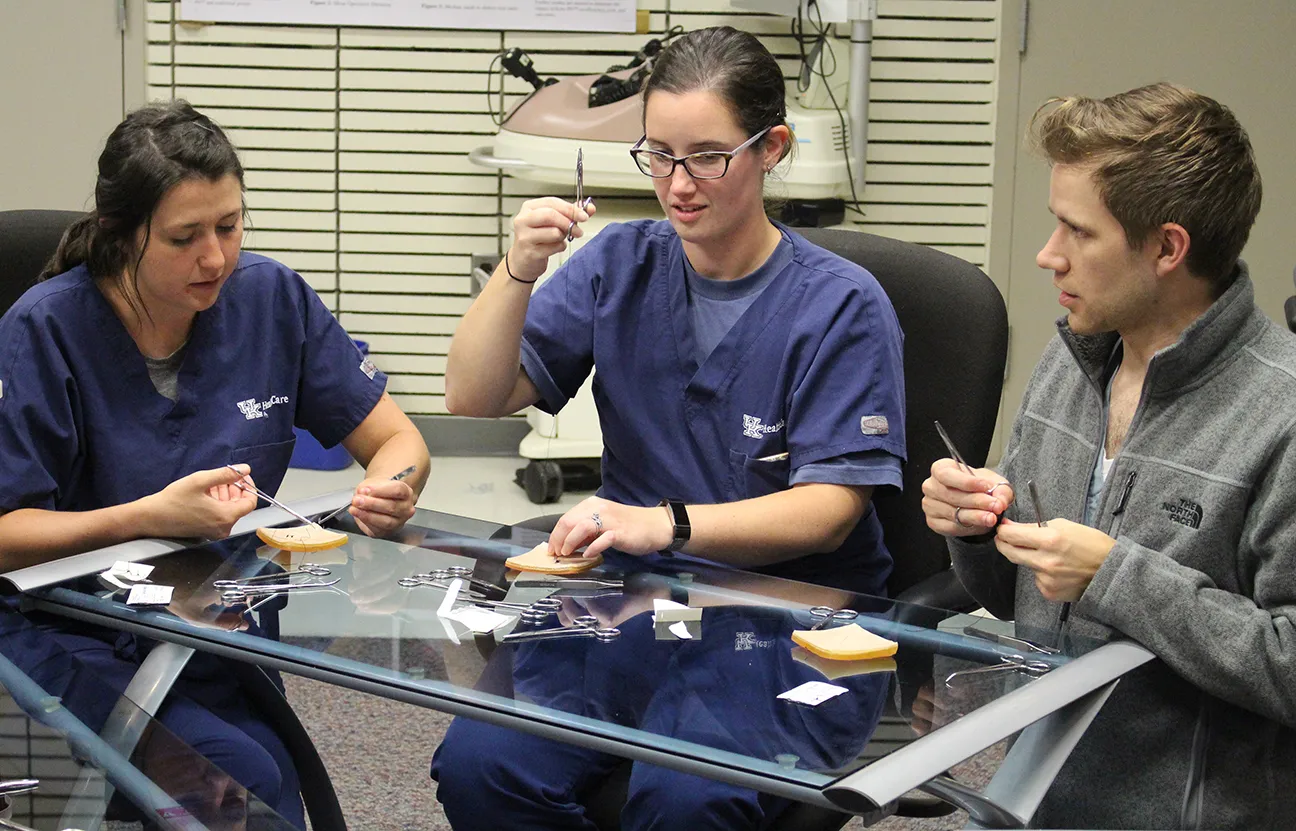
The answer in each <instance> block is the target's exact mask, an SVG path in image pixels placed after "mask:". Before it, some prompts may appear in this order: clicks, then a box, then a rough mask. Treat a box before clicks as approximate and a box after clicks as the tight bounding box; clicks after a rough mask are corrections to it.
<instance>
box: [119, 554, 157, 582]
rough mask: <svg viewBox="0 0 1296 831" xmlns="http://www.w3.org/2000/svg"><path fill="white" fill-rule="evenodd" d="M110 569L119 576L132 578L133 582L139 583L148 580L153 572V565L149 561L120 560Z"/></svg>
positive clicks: (127, 578)
mask: <svg viewBox="0 0 1296 831" xmlns="http://www.w3.org/2000/svg"><path fill="white" fill-rule="evenodd" d="M108 571H109V572H111V573H112V574H114V575H116V576H117V577H121V578H124V579H126V580H130V581H131V582H132V583H139V582H141V581H143V580H147V579H148V576H149V575H150V574H152V573H153V566H151V565H149V564H148V563H128V562H126V561H125V560H118V561H117V562H115V563H113V567H112V568H110V569H108Z"/></svg>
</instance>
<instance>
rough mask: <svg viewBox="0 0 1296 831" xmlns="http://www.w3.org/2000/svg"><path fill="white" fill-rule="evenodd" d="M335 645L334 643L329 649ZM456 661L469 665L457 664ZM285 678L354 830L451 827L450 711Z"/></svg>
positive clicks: (892, 824) (891, 828)
mask: <svg viewBox="0 0 1296 831" xmlns="http://www.w3.org/2000/svg"><path fill="white" fill-rule="evenodd" d="M341 648H342V649H346V648H348V647H347V646H346V645H343V646H341ZM351 648H354V649H357V650H361V649H366V648H373V647H365V646H360V645H357V646H354V647H351ZM338 649H339V645H337V644H335V645H334V648H332V649H331V650H330V651H332V652H337V651H338ZM357 657H358V656H357ZM474 660H475V656H472V655H470V654H466V653H465V654H463V655H459V656H457V657H456V656H453V655H449V656H447V657H446V661H447V662H449V663H450V666H449V667H446V666H445V663H444V662H442V660H441V657H440V656H439V655H438V654H436V653H433V652H430V651H429V652H428V653H427V654H425V655H412V654H411V655H405V656H402V665H404V666H407V667H408V666H411V665H415V666H417V665H423V666H426V667H427V672H428V676H429V677H438V676H440V677H444V676H442V675H441V673H443V672H449V673H450V674H452V675H453V674H455V673H457V672H465V673H471V672H473V671H474V669H475V667H474V666H472V662H473V661H474ZM456 661H459V662H462V663H463V664H464V665H462V666H456V665H455V663H456ZM284 681H285V683H286V685H287V690H288V698H289V700H290V701H291V702H292V705H293V708H294V709H295V710H296V711H297V713H298V715H299V716H300V718H301V720H302V723H303V724H304V725H305V726H306V729H307V730H308V731H309V732H310V734H311V736H312V738H313V739H314V741H315V744H316V746H317V748H318V749H319V752H320V755H321V757H322V758H323V760H324V763H325V765H326V766H327V768H328V770H329V774H330V776H331V777H332V780H333V786H334V788H335V789H336V791H337V794H338V799H339V801H340V802H341V804H342V809H343V811H344V813H345V814H346V817H347V825H348V827H350V828H352V829H357V831H359V830H360V829H363V831H448V829H450V824H449V822H447V820H446V818H445V814H444V813H443V812H442V811H441V807H440V805H439V804H438V803H437V801H436V794H435V788H434V785H433V783H432V781H431V780H430V779H429V778H428V762H429V760H430V759H431V756H432V751H433V750H434V749H435V748H436V746H437V744H438V743H439V742H440V740H441V737H442V736H443V735H444V734H445V730H446V727H447V726H448V725H449V723H450V716H448V715H446V714H444V713H439V712H435V711H432V710H426V709H423V708H420V707H416V706H414V705H410V704H403V703H400V702H396V701H390V700H387V699H383V698H378V697H376V696H372V695H368V694H364V693H359V692H354V691H351V690H347V689H343V688H340V687H335V686H331V685H327V684H323V683H320V682H317V681H312V680H309V679H304V678H297V677H291V676H287V677H285V679H284ZM1002 758H1003V751H1002V748H994V749H992V750H990V751H987V752H986V753H984V754H981V755H980V756H977V757H974V758H973V759H970V760H968V761H967V762H965V763H963V764H962V765H960V766H959V767H957V768H956V769H955V771H954V773H955V775H956V776H957V777H958V778H959V779H960V780H961V781H963V782H966V783H968V784H971V785H974V786H983V785H984V784H985V783H986V782H988V781H989V779H990V777H991V776H992V775H993V773H994V771H995V770H996V769H997V768H998V765H999V762H1000V761H1001V760H1002ZM305 786H306V787H310V783H305ZM966 822H967V816H966V814H964V813H962V812H956V813H954V814H950V815H948V816H945V817H940V818H936V819H907V818H899V817H892V818H889V819H887V820H884V821H883V822H881V823H878V824H876V825H874V826H872V828H874V829H881V830H882V831H899V830H900V829H907V830H908V831H942V830H943V829H954V828H962V827H963V826H964V825H965V824H966ZM863 827H864V826H863V824H862V823H861V822H860V820H858V819H855V820H852V821H851V822H850V823H849V824H848V825H847V826H846V828H847V829H852V831H858V829H861V828H863Z"/></svg>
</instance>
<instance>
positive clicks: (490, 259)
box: [468, 253, 500, 297]
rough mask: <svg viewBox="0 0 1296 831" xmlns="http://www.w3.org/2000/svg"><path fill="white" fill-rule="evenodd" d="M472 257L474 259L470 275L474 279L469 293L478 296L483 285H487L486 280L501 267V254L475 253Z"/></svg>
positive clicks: (469, 271)
mask: <svg viewBox="0 0 1296 831" xmlns="http://www.w3.org/2000/svg"><path fill="white" fill-rule="evenodd" d="M471 257H472V260H471V263H470V264H469V269H468V277H469V279H471V280H472V285H471V287H470V288H469V290H468V293H469V295H470V296H472V297H476V296H477V295H479V294H481V290H482V287H483V286H485V285H486V281H487V280H489V279H490V277H491V275H492V274H494V273H495V269H496V268H499V263H500V255H499V254H494V253H492V254H473V255H471Z"/></svg>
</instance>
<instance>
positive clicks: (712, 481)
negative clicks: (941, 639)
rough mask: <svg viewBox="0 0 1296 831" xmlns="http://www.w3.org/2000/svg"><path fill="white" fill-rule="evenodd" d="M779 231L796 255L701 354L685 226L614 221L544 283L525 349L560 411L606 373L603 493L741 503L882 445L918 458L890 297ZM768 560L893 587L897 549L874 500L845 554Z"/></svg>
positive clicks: (600, 403)
mask: <svg viewBox="0 0 1296 831" xmlns="http://www.w3.org/2000/svg"><path fill="white" fill-rule="evenodd" d="M779 228H780V230H781V231H782V232H783V234H784V235H785V236H786V237H787V238H788V239H789V240H791V242H792V247H793V254H792V258H791V262H789V263H788V264H787V265H786V266H785V267H784V269H783V271H782V272H781V273H780V274H779V275H778V276H777V277H776V278H774V279H773V280H772V282H771V283H770V284H769V286H768V287H766V288H765V289H764V290H763V291H762V292H761V294H760V296H759V297H758V298H757V299H756V301H755V302H754V303H753V304H752V306H751V307H750V308H749V309H747V311H746V312H744V313H743V315H742V317H741V318H739V320H738V322H737V323H735V324H734V326H733V328H732V329H731V330H730V331H729V332H728V334H726V335H725V336H724V338H722V339H721V341H720V342H719V343H718V344H717V345H716V347H715V349H714V350H713V351H712V352H711V354H710V355H709V356H708V357H707V358H706V359H705V360H704V361H702V362H701V364H699V362H698V359H697V349H696V348H695V345H694V336H693V326H692V323H691V321H690V318H689V305H688V298H687V294H686V292H687V289H686V285H685V280H686V278H685V270H684V251H683V245H682V242H681V241H680V238H679V236H678V235H677V234H676V233H675V231H674V229H672V228H671V226H670V223H669V222H666V221H664V220H663V221H656V222H654V221H651V220H639V221H635V222H629V223H625V224H619V225H610V226H608V227H607V228H605V229H604V230H602V231H600V232H599V234H598V235H597V236H596V237H594V239H592V240H590V242H589V243H587V244H586V245H585V246H583V247H582V248H581V249H580V250H578V251H577V252H576V253H575V254H573V255H572V258H571V259H570V260H569V261H568V262H567V263H566V265H565V266H563V267H562V268H561V269H559V270H558V271H557V272H556V273H555V274H554V276H553V277H552V278H550V279H549V280H547V281H546V282H545V283H544V284H543V285H541V286H540V287H539V288H538V289H537V290H536V292H535V294H534V296H533V297H532V299H531V305H530V308H529V309H528V311H527V319H526V326H525V329H524V333H523V342H522V352H523V364H524V367H525V369H526V371H527V374H528V376H529V377H530V378H531V380H532V382H533V383H534V384H535V385H536V388H537V389H538V390H539V392H540V401H539V402H538V404H537V406H538V407H540V408H541V409H543V410H545V411H546V412H550V413H556V412H558V411H559V410H560V409H562V407H563V406H564V405H565V404H566V403H567V401H568V400H569V399H570V398H571V397H572V396H573V395H575V394H576V392H577V390H578V389H580V386H581V384H583V383H584V382H585V379H586V378H587V377H588V376H589V374H590V371H591V370H592V369H593V368H594V366H595V365H597V366H598V368H599V371H598V372H597V373H595V375H594V385H593V392H594V400H595V404H596V406H597V408H598V412H599V422H600V424H601V426H602V430H603V445H604V449H603V486H602V488H601V489H600V491H599V492H600V495H602V496H604V497H606V498H608V499H612V500H614V501H617V502H622V503H625V504H631V505H656V504H657V503H658V502H659V501H660V500H661V499H663V498H673V499H683V500H684V501H685V502H691V503H702V504H708V503H709V504H715V503H726V502H736V501H739V500H743V499H750V498H754V497H758V496H764V495H766V494H770V493H774V492H777V491H782V490H786V489H787V488H788V487H789V486H790V485H789V480H790V477H791V476H792V473H793V472H794V471H796V470H797V469H798V468H800V467H802V466H804V465H810V464H814V463H816V462H823V461H826V460H829V459H834V458H837V457H841V456H845V455H847V454H852V453H859V452H863V451H874V450H881V451H885V452H887V453H890V454H892V455H893V456H895V457H897V458H899V459H904V457H905V442H904V357H903V356H904V347H903V336H902V334H901V331H900V325H899V322H898V321H897V320H896V316H895V311H894V309H892V307H891V302H890V300H889V299H888V298H887V296H886V293H885V292H884V291H883V290H882V287H881V286H880V285H878V283H877V281H876V280H875V279H874V278H873V276H872V275H871V274H869V273H868V272H867V271H866V270H864V269H863V268H861V267H860V266H858V265H856V264H854V263H851V262H848V261H846V260H844V259H842V258H841V257H838V256H837V255H835V254H832V253H831V252H829V251H826V250H824V249H822V248H819V247H818V246H816V245H813V244H811V243H810V242H808V241H807V240H805V239H804V238H803V237H801V236H799V235H797V234H795V233H793V232H792V231H790V230H789V229H787V228H784V227H783V226H779ZM781 454H787V457H786V458H777V457H778V456H780V455H781ZM771 457H775V458H771ZM757 570H759V571H765V572H768V573H774V574H779V575H781V576H787V577H794V578H796V579H801V580H808V581H811V582H817V583H822V584H826V585H835V586H841V587H843V588H849V589H851V590H853V591H860V592H867V593H870V594H883V593H885V583H886V577H887V575H888V574H889V573H890V570H891V557H890V555H889V554H888V553H887V551H886V548H885V546H884V544H883V542H882V536H881V526H880V525H879V523H878V520H877V516H876V514H875V513H874V512H873V511H872V510H871V509H870V510H869V511H868V512H867V514H866V515H865V517H864V518H863V519H862V520H861V521H860V523H859V525H858V526H857V527H856V528H855V530H854V532H853V533H852V534H851V536H850V537H849V538H848V539H847V541H846V543H845V544H844V545H843V546H842V547H841V548H840V549H838V550H837V551H836V552H825V553H821V554H812V555H809V556H806V557H802V558H799V559H797V560H793V561H789V562H787V563H780V564H777V565H774V566H769V567H764V568H761V569H757Z"/></svg>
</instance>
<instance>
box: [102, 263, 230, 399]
mask: <svg viewBox="0 0 1296 831" xmlns="http://www.w3.org/2000/svg"><path fill="white" fill-rule="evenodd" d="M81 268H85V266H81ZM237 272H238V267H237V266H236V267H235V269H234V274H231V275H230V277H229V279H227V280H226V281H225V285H224V286H222V287H221V293H220V296H219V297H217V299H216V302H215V303H214V304H212V307H211V308H210V309H208V310H206V311H204V312H199V313H198V314H197V316H196V317H195V318H194V323H193V328H192V329H191V330H190V332H189V341H188V343H187V345H186V346H184V347H183V348H184V350H185V356H184V360H183V361H182V362H181V364H180V373H179V376H178V378H177V380H176V400H175V401H172V400H170V399H169V398H167V397H166V396H164V395H162V393H160V392H158V391H157V387H155V386H153V380H152V378H150V377H149V373H148V364H147V363H145V361H144V353H143V352H141V351H140V348H139V345H138V344H137V343H135V339H134V338H132V337H131V334H130V331H129V330H127V328H126V324H125V323H123V322H122V319H121V318H120V317H118V316H117V312H116V311H115V310H114V309H113V307H112V304H111V303H110V302H108V298H107V297H105V296H104V293H103V292H102V291H101V290H100V288H99V286H98V285H97V284H96V283H95V280H94V278H93V277H91V276H90V272H89V270H88V269H87V270H86V272H85V280H86V281H87V282H88V283H89V289H90V291H92V292H93V293H94V295H95V298H96V302H95V303H94V305H95V308H96V311H97V312H98V315H99V327H98V329H99V331H101V332H104V333H105V336H106V337H107V338H109V340H110V342H111V343H110V348H111V349H112V351H113V353H114V354H116V356H117V359H118V364H117V365H118V367H120V369H121V373H122V376H123V379H122V380H123V383H127V384H130V385H131V386H132V387H134V388H136V389H138V390H139V391H140V400H141V402H142V403H143V405H144V406H145V407H146V408H148V409H150V410H152V411H153V412H154V414H155V415H156V416H157V417H159V418H162V419H165V418H183V417H187V416H190V415H193V414H194V412H195V411H196V403H197V402H195V401H194V394H195V393H194V388H195V387H196V386H197V384H196V383H195V382H196V380H197V378H198V374H199V372H200V366H199V364H200V361H199V360H198V359H197V356H198V355H201V354H202V352H203V350H204V349H206V348H207V346H206V344H207V342H208V340H209V333H210V332H211V330H212V327H213V326H214V325H216V322H217V320H218V319H219V317H220V309H221V308H222V307H223V306H224V305H225V303H224V301H225V293H226V292H227V291H229V289H230V284H231V282H232V281H233V279H234V276H235V274H237ZM150 392H151V393H152V395H151V396H150V395H149V394H148V393H150Z"/></svg>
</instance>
